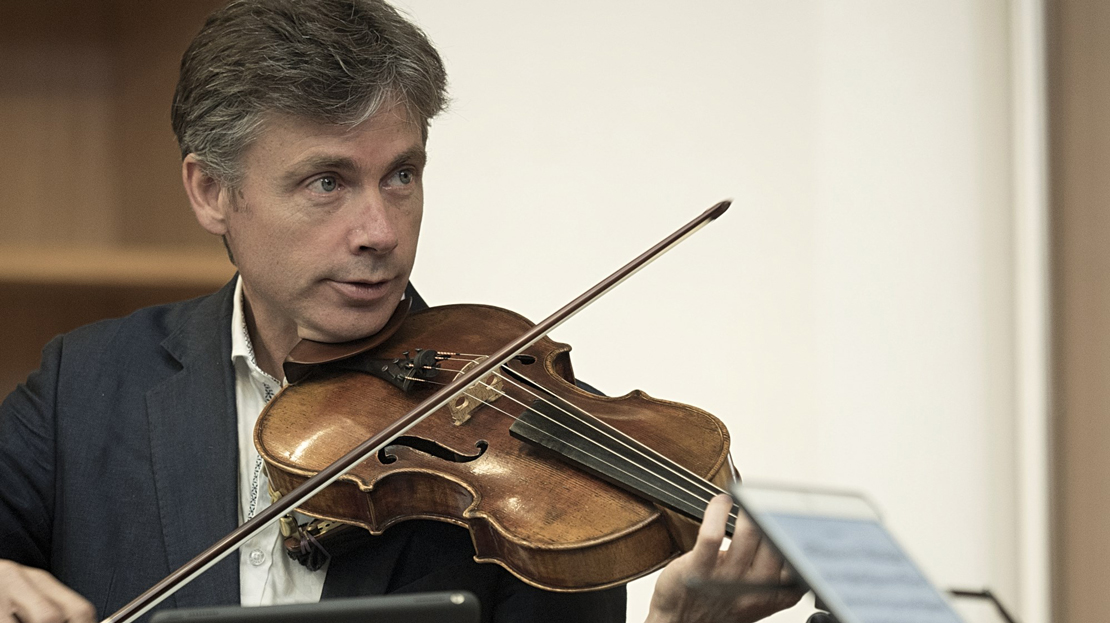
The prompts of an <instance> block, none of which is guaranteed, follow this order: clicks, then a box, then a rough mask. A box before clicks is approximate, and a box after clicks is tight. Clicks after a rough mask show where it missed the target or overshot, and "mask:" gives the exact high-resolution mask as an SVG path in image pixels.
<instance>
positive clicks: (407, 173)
mask: <svg viewBox="0 0 1110 623" xmlns="http://www.w3.org/2000/svg"><path fill="white" fill-rule="evenodd" d="M415 181H416V172H415V171H413V170H412V169H401V170H399V171H397V172H396V173H394V174H393V176H392V177H391V178H389V185H390V186H408V185H409V184H412V183H413V182H415Z"/></svg>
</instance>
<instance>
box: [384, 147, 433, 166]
mask: <svg viewBox="0 0 1110 623" xmlns="http://www.w3.org/2000/svg"><path fill="white" fill-rule="evenodd" d="M427 162H428V152H427V151H425V150H424V148H423V147H413V148H411V149H406V150H405V151H403V152H401V153H400V154H398V155H397V157H396V158H394V159H393V162H391V163H389V170H390V171H392V170H393V169H396V168H397V167H399V166H401V165H403V164H411V165H416V166H418V167H423V166H424V165H425V164H427Z"/></svg>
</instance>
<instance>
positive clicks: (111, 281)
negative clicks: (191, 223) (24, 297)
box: [0, 246, 235, 288]
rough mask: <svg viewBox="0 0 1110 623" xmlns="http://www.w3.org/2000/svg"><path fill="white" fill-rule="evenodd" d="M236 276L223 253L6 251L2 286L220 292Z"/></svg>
mask: <svg viewBox="0 0 1110 623" xmlns="http://www.w3.org/2000/svg"><path fill="white" fill-rule="evenodd" d="M234 274H235V267H234V266H232V264H231V262H229V261H228V259H227V255H226V254H224V252H223V250H222V249H217V250H208V249H164V248H141V247H129V248H100V247H84V248H82V247H67V248H64V249H63V248H49V247H41V246H0V283H8V284H42V285H83V286H114V287H142V288H157V287H182V286H186V287H194V286H195V287H209V286H210V287H219V286H222V285H223V284H225V283H227V281H228V280H229V279H231V276H232V275H234Z"/></svg>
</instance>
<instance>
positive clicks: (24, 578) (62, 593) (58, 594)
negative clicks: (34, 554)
mask: <svg viewBox="0 0 1110 623" xmlns="http://www.w3.org/2000/svg"><path fill="white" fill-rule="evenodd" d="M4 563H5V564H4V568H3V572H2V573H0V576H2V577H3V579H4V582H3V586H4V593H5V595H4V599H5V600H6V603H4V604H3V609H4V611H5V612H8V613H10V616H11V617H12V618H11V619H9V620H14V621H19V622H20V623H54V622H59V623H60V622H66V621H67V622H70V623H95V620H96V611H95V609H94V608H93V606H92V604H90V603H89V602H88V601H86V600H85V599H84V598H83V597H81V596H80V595H78V594H77V593H75V592H74V591H73V590H71V589H70V588H68V587H67V586H65V585H64V584H62V583H61V582H59V581H58V580H56V579H55V578H54V576H52V575H50V574H49V573H47V572H45V571H43V570H41V569H34V568H29V567H23V566H21V565H16V564H15V563H11V562H9V561H4ZM0 620H2V619H0Z"/></svg>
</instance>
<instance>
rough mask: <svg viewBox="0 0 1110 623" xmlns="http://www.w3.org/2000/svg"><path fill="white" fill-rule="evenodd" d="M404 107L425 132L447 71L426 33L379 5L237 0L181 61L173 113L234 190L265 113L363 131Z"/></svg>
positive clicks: (361, 0)
mask: <svg viewBox="0 0 1110 623" xmlns="http://www.w3.org/2000/svg"><path fill="white" fill-rule="evenodd" d="M395 102H396V103H398V104H400V105H401V106H403V107H404V108H405V109H406V111H407V112H408V114H409V117H410V119H412V120H413V121H415V122H418V123H420V124H421V126H422V128H423V129H424V131H425V132H426V131H427V125H428V121H429V120H431V118H432V117H434V116H435V115H436V114H438V113H439V112H440V111H442V110H443V108H444V107H445V106H446V104H447V73H446V71H445V70H444V67H443V61H442V60H441V59H440V57H439V54H438V53H437V52H436V50H435V48H434V47H432V44H431V43H430V42H429V41H428V38H427V37H426V36H425V35H424V33H423V32H422V31H421V30H420V29H419V28H417V27H416V26H415V25H414V24H412V23H411V22H409V21H408V20H406V19H405V18H404V17H402V16H401V15H400V14H399V13H398V12H397V10H396V9H394V8H393V7H391V6H389V5H388V4H386V3H385V2H382V1H381V0H234V1H232V2H231V3H230V4H228V5H227V6H226V7H224V8H223V9H221V10H219V11H217V12H216V13H213V14H212V15H211V16H209V18H208V21H207V22H206V23H205V25H204V27H203V28H202V29H201V31H200V33H199V34H197V36H196V38H194V39H193V42H192V44H191V45H190V46H189V49H188V50H187V51H186V52H185V55H184V56H183V57H182V59H181V74H180V77H179V79H178V82H177V91H176V92H175V93H174V98H173V109H172V112H171V117H172V121H173V131H174V134H176V135H177V142H178V145H179V146H180V148H181V156H182V158H184V157H185V156H187V155H188V154H190V153H192V154H195V155H196V157H197V158H198V159H199V160H200V161H201V162H202V166H204V167H205V172H206V173H208V174H209V175H211V176H213V177H214V178H215V179H216V180H218V181H219V182H221V183H223V184H225V185H228V186H231V187H236V186H238V185H239V184H240V183H241V181H242V170H241V167H240V158H241V156H242V154H243V151H244V150H245V149H246V148H247V147H248V146H249V145H250V144H251V142H252V141H253V140H254V139H255V138H256V137H257V133H258V131H259V130H260V128H261V127H262V124H263V122H264V121H265V118H266V115H268V114H272V113H280V114H287V115H293V116H296V117H301V118H305V119H309V120H312V121H316V122H320V123H330V124H336V125H351V126H353V125H357V124H358V123H361V122H362V121H365V120H366V119H369V118H370V117H371V116H373V115H374V114H375V113H376V112H377V111H378V110H380V109H381V108H382V107H383V106H388V105H391V104H393V103H395Z"/></svg>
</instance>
